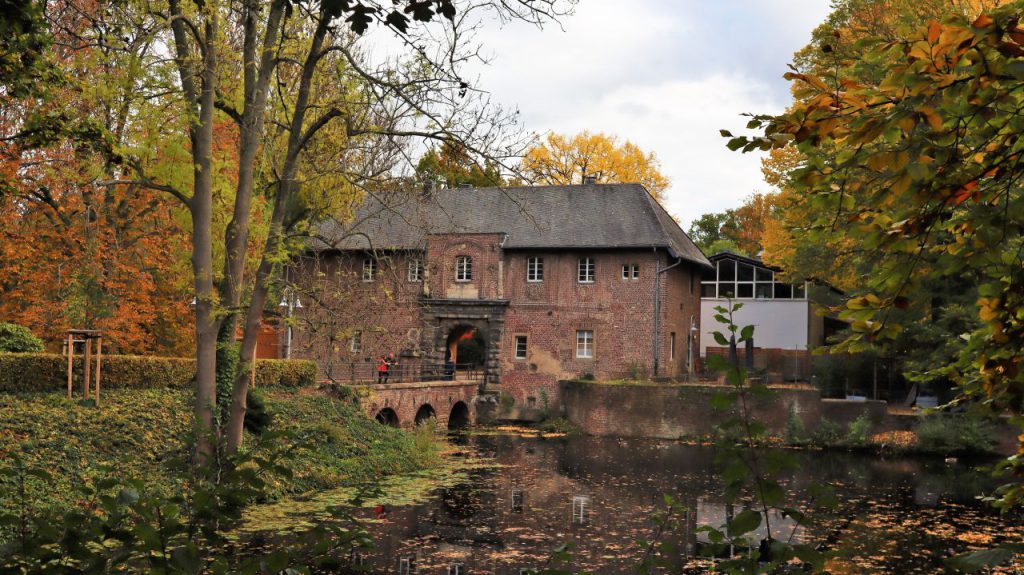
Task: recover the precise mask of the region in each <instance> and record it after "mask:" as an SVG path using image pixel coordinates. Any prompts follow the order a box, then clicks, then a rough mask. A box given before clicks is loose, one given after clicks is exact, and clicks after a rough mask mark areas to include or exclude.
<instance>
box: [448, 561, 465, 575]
mask: <svg viewBox="0 0 1024 575" xmlns="http://www.w3.org/2000/svg"><path fill="white" fill-rule="evenodd" d="M448 575H466V568H465V566H464V565H463V564H462V563H450V564H449V565H448Z"/></svg>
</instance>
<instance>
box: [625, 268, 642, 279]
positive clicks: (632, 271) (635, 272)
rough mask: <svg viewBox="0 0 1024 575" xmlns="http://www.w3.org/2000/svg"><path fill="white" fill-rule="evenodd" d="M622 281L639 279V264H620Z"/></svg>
mask: <svg viewBox="0 0 1024 575" xmlns="http://www.w3.org/2000/svg"><path fill="white" fill-rule="evenodd" d="M622 279H624V280H638V279H640V264H622Z"/></svg>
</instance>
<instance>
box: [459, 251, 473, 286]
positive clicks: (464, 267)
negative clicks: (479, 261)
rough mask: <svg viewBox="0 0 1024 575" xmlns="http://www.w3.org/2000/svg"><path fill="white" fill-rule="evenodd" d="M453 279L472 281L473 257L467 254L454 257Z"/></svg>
mask: <svg viewBox="0 0 1024 575" xmlns="http://www.w3.org/2000/svg"><path fill="white" fill-rule="evenodd" d="M455 281H457V282H468V281H473V258H471V257H469V256H459V257H457V258H455Z"/></svg>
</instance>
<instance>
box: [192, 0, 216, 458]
mask: <svg viewBox="0 0 1024 575" xmlns="http://www.w3.org/2000/svg"><path fill="white" fill-rule="evenodd" d="M204 32H205V37H204V43H205V45H206V46H205V48H206V50H205V53H204V58H203V70H202V81H201V92H200V93H199V118H198V123H197V125H196V126H195V128H194V130H193V132H192V134H193V135H192V157H193V159H194V161H195V171H194V174H193V178H194V182H195V189H194V191H193V194H192V200H191V205H190V208H191V212H192V272H193V274H194V281H195V293H196V405H195V425H196V429H195V431H196V462H197V463H198V464H204V463H208V462H209V461H211V459H212V456H213V454H214V443H213V442H214V441H215V439H216V437H217V432H218V430H217V428H216V418H215V417H214V414H215V409H216V404H217V332H218V326H219V322H218V321H217V319H216V316H215V314H214V313H213V311H214V310H213V302H214V297H213V120H214V118H213V114H214V96H215V93H216V86H217V84H216V82H217V76H216V71H217V44H216V43H217V9H216V8H211V9H210V11H209V15H208V20H207V22H206V28H205V31H204Z"/></svg>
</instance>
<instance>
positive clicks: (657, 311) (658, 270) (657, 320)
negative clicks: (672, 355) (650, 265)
mask: <svg viewBox="0 0 1024 575" xmlns="http://www.w3.org/2000/svg"><path fill="white" fill-rule="evenodd" d="M654 256H655V257H654V337H653V342H652V343H653V347H654V370H653V371H654V373H653V377H657V376H658V367H659V366H658V361H659V355H660V353H659V349H658V347H659V346H658V344H659V343H660V342H661V338H660V331H661V325H660V324H661V274H663V273H665V272H667V271H668V270H670V269H672V268H674V267H676V266H678V265H679V264H681V263H683V258H676V263H674V264H672V265H670V266H667V267H664V268H663V267H661V260H660V259H659V258H658V248H654Z"/></svg>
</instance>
